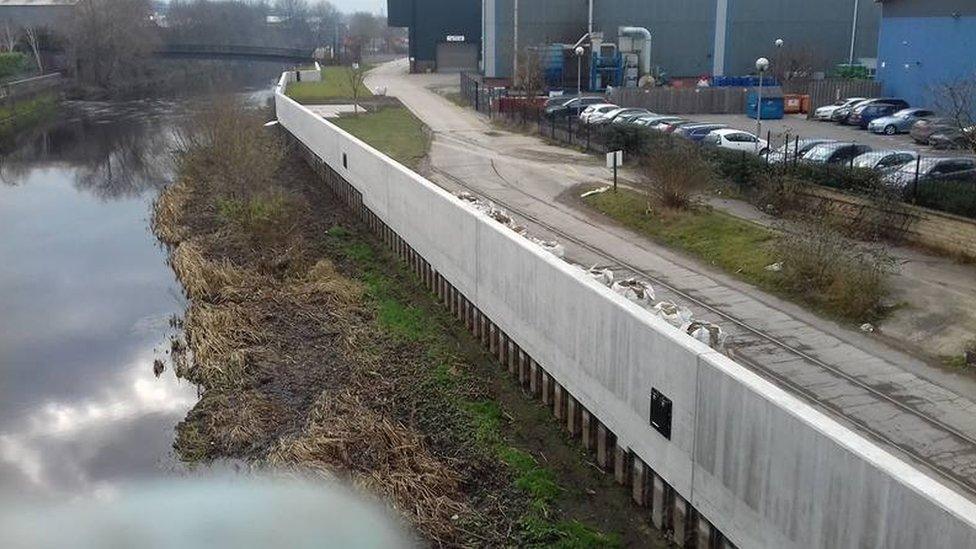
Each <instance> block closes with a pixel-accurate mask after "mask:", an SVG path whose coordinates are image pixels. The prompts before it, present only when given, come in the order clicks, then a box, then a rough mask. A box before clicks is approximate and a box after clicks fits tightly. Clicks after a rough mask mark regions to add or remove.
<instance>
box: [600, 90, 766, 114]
mask: <svg viewBox="0 0 976 549" xmlns="http://www.w3.org/2000/svg"><path fill="white" fill-rule="evenodd" d="M748 91H749V90H748V88H736V87H728V88H724V87H723V88H646V89H638V88H614V89H613V90H611V92H610V102H611V103H616V104H617V105H620V106H622V107H643V108H645V109H648V110H650V111H651V112H657V113H661V114H741V113H744V112H745V111H746V97H747V95H748Z"/></svg>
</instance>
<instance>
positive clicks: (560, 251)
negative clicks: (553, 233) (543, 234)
mask: <svg viewBox="0 0 976 549" xmlns="http://www.w3.org/2000/svg"><path fill="white" fill-rule="evenodd" d="M529 240H531V241H532V242H534V243H535V244H536V245H538V246H539V247H541V248H542V249H543V250H545V251H547V252H549V253H551V254H552V255H554V256H556V257H558V258H560V259H562V258H564V257H565V256H566V248H564V247H563V246H562V245H561V244H559V243H558V242H556V241H555V240H542V239H541V238H535V237H531V238H530V239H529Z"/></svg>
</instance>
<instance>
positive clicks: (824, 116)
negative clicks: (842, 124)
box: [813, 97, 866, 120]
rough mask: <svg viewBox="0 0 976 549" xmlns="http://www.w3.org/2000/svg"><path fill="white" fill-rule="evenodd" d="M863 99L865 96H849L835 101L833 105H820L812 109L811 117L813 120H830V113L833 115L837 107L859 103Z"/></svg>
mask: <svg viewBox="0 0 976 549" xmlns="http://www.w3.org/2000/svg"><path fill="white" fill-rule="evenodd" d="M865 99H866V98H865V97H851V98H848V99H841V100H839V101H837V102H836V103H834V104H833V105H827V106H825V107H820V108H819V109H817V110H815V111H813V118H814V119H815V120H830V117H831V115H833V114H834V111H836V110H837V109H841V108H844V107H850V106H851V105H853V104H855V103H860V102H861V101H864V100H865Z"/></svg>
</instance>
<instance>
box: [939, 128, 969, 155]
mask: <svg viewBox="0 0 976 549" xmlns="http://www.w3.org/2000/svg"><path fill="white" fill-rule="evenodd" d="M973 132H976V126H970V127H968V128H964V129H959V128H954V127H953V128H948V129H945V130H941V131H938V132H935V133H933V134H932V135H930V136H929V146H930V147H932V148H933V149H940V150H943V149H968V148H969V147H970V146H971V145H972V144H973V138H974V136H973Z"/></svg>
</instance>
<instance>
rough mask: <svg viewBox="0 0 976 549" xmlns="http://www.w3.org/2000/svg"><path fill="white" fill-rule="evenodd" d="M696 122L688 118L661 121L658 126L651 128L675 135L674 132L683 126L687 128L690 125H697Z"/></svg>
mask: <svg viewBox="0 0 976 549" xmlns="http://www.w3.org/2000/svg"><path fill="white" fill-rule="evenodd" d="M697 123H698V122H695V121H694V120H688V119H687V118H678V119H677V120H667V121H661V122H658V123H657V124H654V125H653V126H651V129H652V130H657V131H659V132H664V133H674V131H675V130H676V129H678V128H680V127H681V126H687V125H688V124H697Z"/></svg>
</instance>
